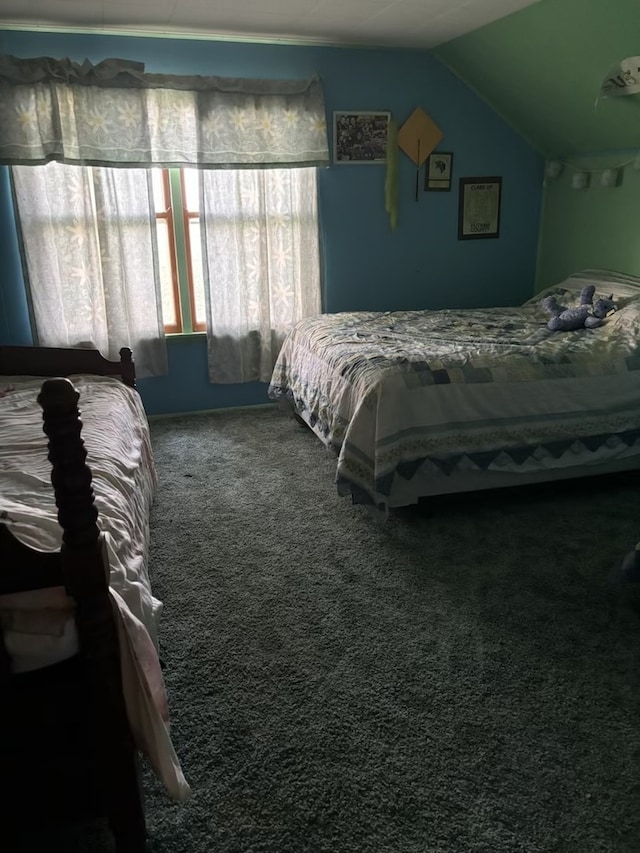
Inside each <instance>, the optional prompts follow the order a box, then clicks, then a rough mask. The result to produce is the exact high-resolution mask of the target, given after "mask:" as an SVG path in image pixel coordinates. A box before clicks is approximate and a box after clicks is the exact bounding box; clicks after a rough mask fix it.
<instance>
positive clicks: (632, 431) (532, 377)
mask: <svg viewBox="0 0 640 853" xmlns="http://www.w3.org/2000/svg"><path fill="white" fill-rule="evenodd" d="M589 283H593V284H595V285H596V288H597V295H598V296H599V295H609V293H613V294H614V298H615V299H616V300H617V303H618V308H619V310H618V311H617V312H616V313H615V314H613V315H612V316H611V317H609V318H607V320H606V321H605V323H604V324H603V325H602V326H601V327H600V328H597V329H592V330H591V329H582V330H578V331H574V332H551V331H550V330H549V329H548V328H547V320H548V319H549V318H548V315H546V314H545V313H544V311H543V309H542V307H541V300H542V298H543V297H544V296H545V295H547V294H548V293H554V294H555V295H556V296H557V297H558V298H559V300H560V301H561V302H562V301H564V302H568V303H569V304H573V303H574V302H576V301H577V300H578V296H579V291H580V289H581V288H582V287H583V286H584V285H585V284H589ZM639 370H640V281H639V280H637V279H632V278H630V277H628V276H622V275H619V274H615V273H602V272H597V271H585V272H583V273H580V274H577V275H575V276H571V277H569V279H567V280H566V281H564V282H562V283H561V284H560V285H558V286H556V287H554V288H550V289H549V290H548V291H546V292H545V293H543V294H539V295H537V296H536V297H535V298H533V299H531V300H529V301H528V302H527V303H525V304H524V305H523V306H518V307H506V308H489V309H469V310H458V311H449V310H444V311H404V312H384V313H381V312H351V313H342V314H335V315H328V314H325V315H321V316H318V317H313V318H307V319H306V320H303V321H302V322H301V323H299V324H298V325H297V326H296V327H295V328H294V329H293V330H292V331H291V332H290V334H289V335H288V337H287V339H286V340H285V342H284V345H283V347H282V349H281V352H280V354H279V356H278V360H277V364H276V367H275V369H274V373H273V377H272V380H271V384H270V388H269V393H270V396H271V397H273V398H274V399H281V400H288V401H289V402H290V403H291V404H292V405H293V406H294V407H295V409H296V411H297V412H298V413H299V414H300V416H301V417H302V418H303V419H304V420H305V421H306V422H307V423H308V424H309V426H310V427H311V428H312V429H313V431H314V432H315V433H316V434H317V435H318V437H319V438H320V439H321V440H322V441H323V442H324V443H325V444H326V445H327V446H328V447H331V448H332V449H334V450H335V452H336V453H337V455H338V461H337V473H336V480H337V485H338V490H339V492H340V493H341V494H350V495H351V496H352V497H353V499H354V500H355V501H357V502H361V503H368V504H371V505H374V506H376V507H377V508H379V509H382V510H386V509H388V508H389V507H390V506H400V505H403V504H406V503H412V502H414V501H416V500H417V499H418V498H419V497H420V496H422V495H423V494H437V493H438V491H442V492H450V491H457V490H465V489H466V488H482V487H483V486H482V485H478V484H479V483H483V482H484V483H486V485H487V487H489V483H490V482H491V481H492V480H493V481H496V480H497V481H503V482H504V480H505V477H504V475H513V477H512V478H511V477H507V478H506V482H505V484H507V483H508V484H510V485H511V484H513V483H514V482H517V480H518V477H519V476H520V477H522V481H523V482H531V481H534V480H535V479H538V478H539V476H538V475H542V476H543V478H547V479H553V478H554V477H555V474H556V472H561V473H562V475H563V476H566V474H567V471H568V470H569V469H571V468H580V469H581V472H582V473H584V472H585V471H589V470H592V471H593V473H598V472H599V471H600V470H604V469H606V468H611V469H612V470H613V469H618V468H619V467H623V468H624V467H637V466H638V460H639V459H640V399H639V395H638V380H639V378H640V373H639V372H638V371H639ZM488 472H491V473H492V474H495V475H498V474H499V475H500V476H493V477H484V476H483V475H484V474H486V473H488ZM476 474H477V475H478V476H476ZM453 483H455V486H454V485H452V484H453ZM471 484H473V485H471Z"/></svg>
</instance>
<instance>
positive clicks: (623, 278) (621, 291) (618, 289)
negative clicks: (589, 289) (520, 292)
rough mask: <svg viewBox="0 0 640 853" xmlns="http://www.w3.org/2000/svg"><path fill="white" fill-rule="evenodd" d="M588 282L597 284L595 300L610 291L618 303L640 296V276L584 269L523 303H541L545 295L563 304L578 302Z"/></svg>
mask: <svg viewBox="0 0 640 853" xmlns="http://www.w3.org/2000/svg"><path fill="white" fill-rule="evenodd" d="M586 284H594V285H595V287H596V293H595V295H594V297H593V298H594V300H595V299H597V298H598V297H599V296H608V295H609V294H610V293H612V294H613V299H614V300H615V301H616V302H617V303H618V304H620V302H621V301H622V300H626V301H628V300H630V299H637V298H639V297H640V278H636V277H635V276H632V275H626V273H621V272H610V271H609V270H583V271H582V272H577V273H573V275H570V276H569V277H568V278H565V280H564V281H560V282H558V284H555V285H553V286H552V287H547V288H545V289H544V290H541V291H539V292H538V293H536V295H535V296H532V297H531V299H527V301H526V302H525V303H523V305H536V304H538V305H539V304H540V303H541V302H542V300H543V299H544V298H545V296H555V297H557V299H558V302H560V303H562V304H567V303H571V304H573V303H577V302H578V301H579V297H580V291H581V290H582V288H583V287H584V286H585V285H586Z"/></svg>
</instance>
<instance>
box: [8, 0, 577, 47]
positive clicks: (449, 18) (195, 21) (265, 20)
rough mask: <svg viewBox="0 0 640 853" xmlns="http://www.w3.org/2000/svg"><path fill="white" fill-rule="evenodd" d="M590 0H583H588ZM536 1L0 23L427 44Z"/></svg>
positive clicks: (368, 1) (23, 15) (415, 2)
mask: <svg viewBox="0 0 640 853" xmlns="http://www.w3.org/2000/svg"><path fill="white" fill-rule="evenodd" d="M590 1H591V0H590ZM537 2H540V0H0V23H1V24H2V26H3V27H5V28H10V27H12V28H15V29H22V28H25V27H29V28H31V27H37V28H51V27H53V28H60V29H66V30H69V29H85V30H87V29H91V30H100V31H102V32H108V31H118V32H127V33H129V32H131V33H138V34H139V33H156V34H163V35H195V36H209V37H214V36H219V37H220V36H222V37H235V38H242V37H244V38H257V39H265V40H278V41H279V40H287V41H302V42H313V43H320V44H323V43H324V44H327V43H329V44H350V45H360V44H362V45H376V46H393V47H416V48H431V47H434V46H436V45H439V44H442V43H444V42H447V41H449V40H451V39H453V38H456V37H458V36H461V35H463V34H465V33H469V32H472V31H473V30H476V29H478V28H479V27H482V26H484V25H486V24H488V23H490V22H492V21H496V20H498V19H500V18H503V17H504V16H505V15H510V14H512V13H513V12H516V11H518V10H520V9H523V8H525V7H527V6H530V5H532V4H534V3H537Z"/></svg>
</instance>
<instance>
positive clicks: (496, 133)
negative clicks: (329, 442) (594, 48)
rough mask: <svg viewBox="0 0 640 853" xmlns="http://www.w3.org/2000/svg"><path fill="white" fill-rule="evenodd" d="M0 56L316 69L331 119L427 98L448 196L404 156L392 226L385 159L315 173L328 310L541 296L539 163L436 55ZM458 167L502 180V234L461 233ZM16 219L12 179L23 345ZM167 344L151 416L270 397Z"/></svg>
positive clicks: (62, 45) (103, 48) (136, 41)
mask: <svg viewBox="0 0 640 853" xmlns="http://www.w3.org/2000/svg"><path fill="white" fill-rule="evenodd" d="M0 53H11V54H14V55H17V56H23V57H28V56H41V55H48V56H54V57H63V56H69V57H71V58H72V59H74V60H76V61H82V60H83V59H85V58H88V59H90V60H91V61H92V62H98V61H100V60H101V59H105V58H107V57H120V58H126V59H135V60H141V61H143V62H145V64H146V68H147V71H150V72H161V73H179V74H205V75H222V76H237V77H271V78H301V77H307V76H309V75H310V74H312V73H313V72H317V73H318V74H319V75H320V76H321V78H322V81H323V86H324V92H325V101H326V108H327V119H328V123H329V126H331V115H332V112H333V110H339V109H354V110H357V109H361V110H367V109H371V110H385V109H386V110H391V112H392V113H393V115H394V117H395V118H396V119H397V121H398V122H399V123H400V124H402V122H403V121H404V120H405V119H406V118H407V117H408V116H409V115H410V113H411V112H412V110H413V109H414V108H415V107H416V106H422V107H423V108H424V109H425V110H426V111H427V112H428V113H429V114H430V115H431V116H432V118H433V119H434V120H435V121H436V123H437V124H438V125H439V126H440V127H441V128H442V129H443V131H444V133H445V138H444V140H443V142H442V143H441V145H440V148H441V149H442V150H446V151H453V152H454V164H453V165H454V185H453V189H452V191H451V192H450V193H425V192H422V190H421V192H420V200H419V202H417V203H416V202H415V200H414V185H415V167H414V166H413V165H412V164H411V162H410V161H409V160H408V158H406V157H405V156H404V155H401V157H400V169H399V187H400V210H399V227H398V230H397V231H396V232H395V233H392V232H391V230H390V228H389V224H388V218H387V214H386V213H385V210H384V178H385V169H384V167H383V166H344V165H340V166H332V167H331V168H328V169H323V170H321V171H320V173H319V193H320V219H321V230H322V237H323V267H324V282H325V285H324V306H325V310H327V311H331V312H333V311H345V310H365V309H369V310H392V309H401V308H406V309H413V308H441V307H477V306H483V305H484V306H489V305H501V304H502V305H514V304H517V303H519V302H522V301H524V300H525V299H527V298H528V297H529V296H531V294H532V293H533V290H534V278H535V259H536V247H537V240H538V223H539V213H540V203H541V185H542V170H543V164H542V161H541V159H540V157H539V156H538V155H537V154H536V153H535V152H534V150H533V149H532V148H531V147H530V146H529V145H528V144H527V143H526V142H525V141H524V140H523V139H522V138H521V137H519V136H518V135H517V134H516V133H515V132H514V131H513V130H512V129H511V128H510V127H509V126H508V125H506V124H505V123H504V122H503V121H502V119H501V118H500V117H499V116H498V115H497V114H496V113H495V112H493V111H492V110H491V109H490V107H488V106H487V105H486V104H485V103H484V102H483V101H482V100H480V98H478V97H477V96H476V95H475V94H474V93H473V92H471V90H469V89H468V88H467V87H466V86H465V85H464V84H463V83H462V82H460V81H459V80H458V79H457V78H456V77H454V76H453V75H452V74H451V73H450V72H449V71H448V70H447V69H446V68H445V67H444V66H443V65H441V64H440V63H439V62H438V61H437V60H436V59H435V58H434V57H433V56H432V55H431V54H430V53H428V52H426V51H414V50H373V49H356V48H353V49H347V48H331V47H308V46H293V45H277V44H274V45H267V44H245V43H237V42H216V41H198V40H191V39H188V40H187V39H183V40H179V39H154V38H131V37H121V36H108V35H78V34H61V33H40V32H39V33H30V32H0ZM462 175H465V176H473V175H502V176H503V202H502V217H501V236H500V239H499V240H470V241H462V242H460V241H458V240H457V207H458V203H457V178H458V177H460V176H462ZM9 213H10V202H9V199H8V195H7V182H6V177H2V178H1V179H0V217H1V218H2V219H1V226H2V227H1V228H0V250H2V255H1V256H0V285H1V287H0V294H3V299H4V305H2V304H0V312H2V313H1V314H0V336H1V337H0V339H6V340H14V342H24V340H23V339H24V334H25V310H26V309H25V305H26V303H25V300H24V294H23V283H22V279H21V274H20V270H19V264H18V266H16V258H15V227H14V224H13V221H12V217H11V216H9ZM169 347H170V352H169V365H170V373H169V375H168V376H166V377H158V378H156V379H150V380H144V381H143V382H141V383H140V388H141V392H142V396H143V399H144V401H145V405H146V406H147V410H148V411H149V412H151V413H153V412H168V411H189V410H195V409H206V408H216V407H222V406H229V405H243V404H246V403H254V402H267V399H266V394H265V387H264V386H263V385H260V384H259V383H256V384H253V385H247V386H245V385H243V386H220V385H211V384H209V382H208V378H207V371H206V350H205V346H204V341H203V340H202V339H200V340H198V339H196V340H191V341H183V342H170V344H169ZM182 371H185V372H184V373H183V372H182ZM185 376H186V379H185Z"/></svg>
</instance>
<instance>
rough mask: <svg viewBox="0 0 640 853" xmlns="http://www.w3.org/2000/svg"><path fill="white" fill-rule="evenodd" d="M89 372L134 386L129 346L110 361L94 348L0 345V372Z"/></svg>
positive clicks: (12, 373)
mask: <svg viewBox="0 0 640 853" xmlns="http://www.w3.org/2000/svg"><path fill="white" fill-rule="evenodd" d="M76 373H91V374H94V375H97V376H119V377H120V378H121V379H122V381H123V382H124V383H125V384H126V385H130V386H131V387H132V388H135V387H136V368H135V364H134V362H133V354H132V352H131V350H130V349H129V347H122V349H121V350H120V361H109V359H107V358H105V357H104V356H103V355H101V353H100V352H99V351H98V350H97V349H71V348H70V349H64V348H58V347H13V346H0V376H72V375H73V374H76Z"/></svg>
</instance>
